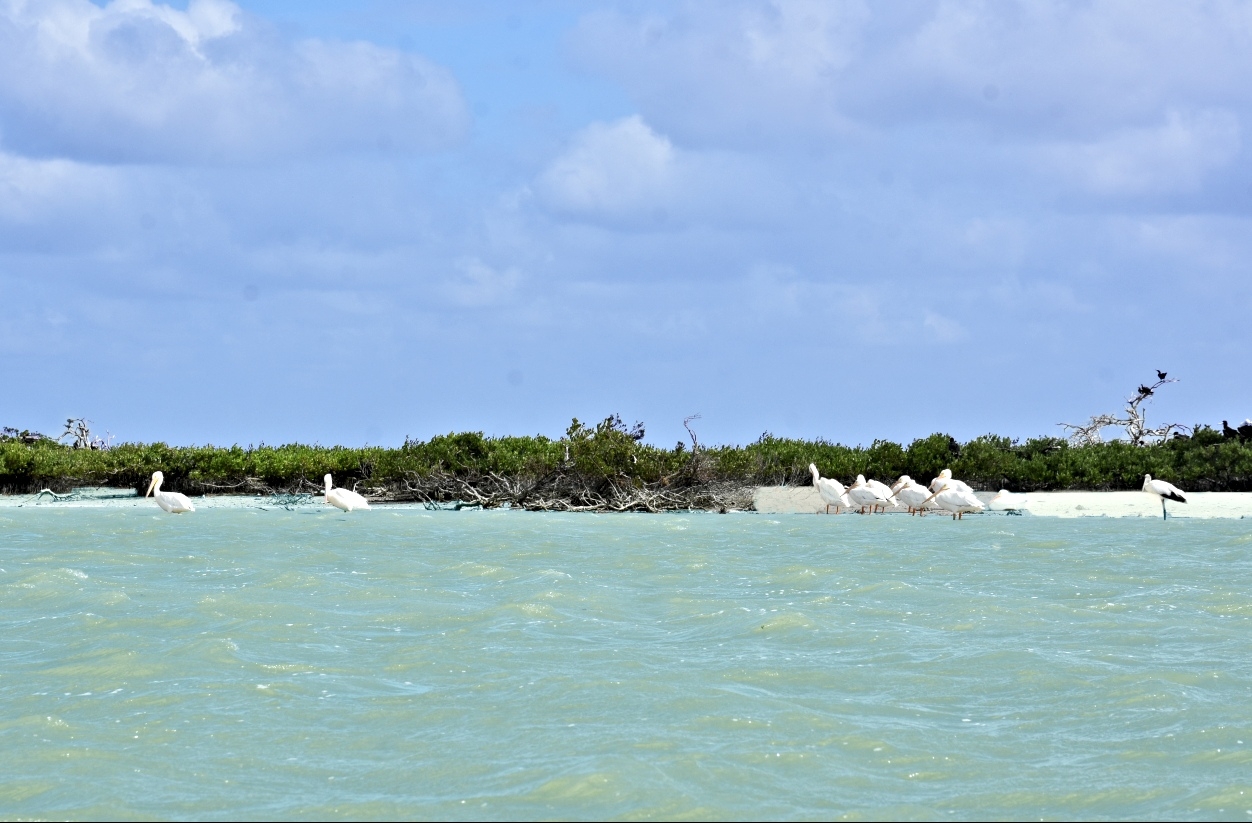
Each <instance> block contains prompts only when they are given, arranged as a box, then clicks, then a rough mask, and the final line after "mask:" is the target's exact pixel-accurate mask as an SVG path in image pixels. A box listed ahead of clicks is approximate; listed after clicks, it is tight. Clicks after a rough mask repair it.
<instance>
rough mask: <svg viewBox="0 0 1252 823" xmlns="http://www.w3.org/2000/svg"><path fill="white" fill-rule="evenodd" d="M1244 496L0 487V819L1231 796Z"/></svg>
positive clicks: (635, 813)
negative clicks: (490, 508)
mask: <svg viewBox="0 0 1252 823" xmlns="http://www.w3.org/2000/svg"><path fill="white" fill-rule="evenodd" d="M1250 557H1252V524H1249V523H1248V522H1247V521H1221V520H1208V521H1201V520H1191V521H1188V520H1181V519H1180V520H1171V521H1167V522H1161V521H1157V520H1139V519H1133V520H1106V519H1089V520H1053V519H1047V518H1039V517H1033V518H1032V517H998V516H982V517H973V518H969V519H966V520H964V521H961V522H953V521H952V520H950V519H947V518H940V517H930V518H926V519H925V520H919V519H916V518H909V517H904V516H890V517H888V516H879V517H837V518H836V517H814V516H802V515H792V516H772V517H771V516H766V515H758V514H731V515H725V516H718V515H712V514H691V515H652V516H650V515H616V516H595V515H552V514H533V513H526V512H509V511H496V512H427V511H424V510H422V509H420V508H391V509H388V508H380V509H376V510H374V511H370V512H365V513H357V514H355V515H351V516H348V515H343V514H341V513H339V512H337V511H333V510H325V509H321V508H316V507H311V506H306V507H297V508H295V509H293V510H291V511H284V510H275V511H261V510H256V509H251V510H249V509H243V508H238V509H220V510H211V511H200V512H197V513H196V514H194V515H188V516H183V517H175V516H169V515H165V514H163V513H161V512H159V511H156V510H155V507H151V508H149V507H139V508H136V507H134V506H130V507H125V508H123V507H118V508H108V507H99V508H75V507H68V506H67V507H56V506H44V507H39V508H30V507H28V508H20V509H19V508H12V507H9V508H0V597H2V598H3V601H2V602H3V612H2V613H0V619H2V621H3V623H2V628H3V630H2V631H0V708H2V711H0V740H2V741H3V749H2V751H0V758H2V761H0V762H2V763H3V769H2V771H0V816H3V817H6V818H17V817H21V818H40V817H43V818H100V817H105V818H110V817H111V818H117V817H158V818H240V817H244V818H261V817H284V818H322V817H331V818H361V817H427V818H429V817H439V818H479V817H487V818H522V817H526V818H529V817H543V818H589V817H628V818H638V817H663V818H672V817H712V818H746V817H757V816H767V817H786V818H825V817H836V816H849V817H860V818H887V817H905V818H942V819H971V818H978V819H988V818H996V817H1012V818H1026V817H1031V818H1038V817H1052V818H1057V817H1060V818H1065V817H1087V818H1090V817H1105V818H1129V817H1136V818H1144V817H1147V818H1211V817H1219V818H1228V819H1241V820H1242V819H1250V818H1252V632H1250V631H1249V629H1250V628H1252V623H1250V622H1249V617H1252V605H1250V603H1249V592H1252V561H1250Z"/></svg>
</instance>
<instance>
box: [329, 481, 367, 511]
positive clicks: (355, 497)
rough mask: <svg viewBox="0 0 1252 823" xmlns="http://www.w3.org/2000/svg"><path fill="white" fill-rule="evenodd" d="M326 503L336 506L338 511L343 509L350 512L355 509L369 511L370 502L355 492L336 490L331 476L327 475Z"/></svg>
mask: <svg viewBox="0 0 1252 823" xmlns="http://www.w3.org/2000/svg"><path fill="white" fill-rule="evenodd" d="M325 480H326V502H327V503H329V504H330V505H332V506H334V507H335V508H336V509H343V510H344V511H346V512H350V511H352V510H353V509H368V508H369V507H370V504H369V501H368V500H366V499H365V498H364V497H362V496H361V495H359V494H357V493H356V492H354V491H349V490H348V489H336V488H334V487H333V486H332V484H331V482H330V475H329V474H328V475H326V477H325Z"/></svg>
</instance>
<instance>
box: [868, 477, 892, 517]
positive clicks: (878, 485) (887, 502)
mask: <svg viewBox="0 0 1252 823" xmlns="http://www.w3.org/2000/svg"><path fill="white" fill-rule="evenodd" d="M865 485H866V486H869V487H870V488H871V489H873V490H874V491H876V492H878V493H879V494H880V495H882V498H883V502H882V503H879V504H878V505H880V506H882V507H883V511H886V510H887V507H888V506H891V507H893V508H894V507H895V505H896V504H895V501H894V500H892V499H891V498H892V497H894V496H895V491H894V490H893V489H892V488H891V487H890V486H888V485H887V484H886V483H883V482H881V481H878V480H866V481H865Z"/></svg>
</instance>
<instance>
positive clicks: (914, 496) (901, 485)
mask: <svg viewBox="0 0 1252 823" xmlns="http://www.w3.org/2000/svg"><path fill="white" fill-rule="evenodd" d="M891 489H892V493H893V494H894V495H895V498H896V500H899V501H900V502H901V503H903V504H904V505H905V506H907V507H908V509H909V514H916V513H917V512H920V511H922V508H923V504H924V503H925V502H926V500H927V499H928V497H929V494H930V493H929V491H928V490H927V489H926V487H925V486H923V485H922V484H921V483H918V482H917V481H916V480H914V479H913V478H911V477H909V476H908V475H907V474H906V475H904V476H903V477H901V478H900V479H899V480H897V481H896V482H895V484H894V485H893V486H892V487H891Z"/></svg>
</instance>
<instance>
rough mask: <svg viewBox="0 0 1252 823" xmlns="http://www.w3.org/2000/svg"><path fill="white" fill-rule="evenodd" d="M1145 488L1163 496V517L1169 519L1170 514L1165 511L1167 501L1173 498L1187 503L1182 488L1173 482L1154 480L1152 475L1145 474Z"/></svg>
mask: <svg viewBox="0 0 1252 823" xmlns="http://www.w3.org/2000/svg"><path fill="white" fill-rule="evenodd" d="M1143 490H1144V491H1145V492H1147V493H1148V494H1155V495H1156V496H1157V497H1159V498H1161V519H1162V520H1168V519H1169V515H1167V514H1166V513H1165V501H1166V500H1173V501H1175V502H1178V503H1186V502H1187V496H1186V495H1185V494H1183V493H1182V489H1180V488H1178V487H1177V486H1175V485H1174V484H1173V483H1166V482H1165V481H1164V480H1153V479H1152V475H1150V474H1145V475H1144V476H1143Z"/></svg>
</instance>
